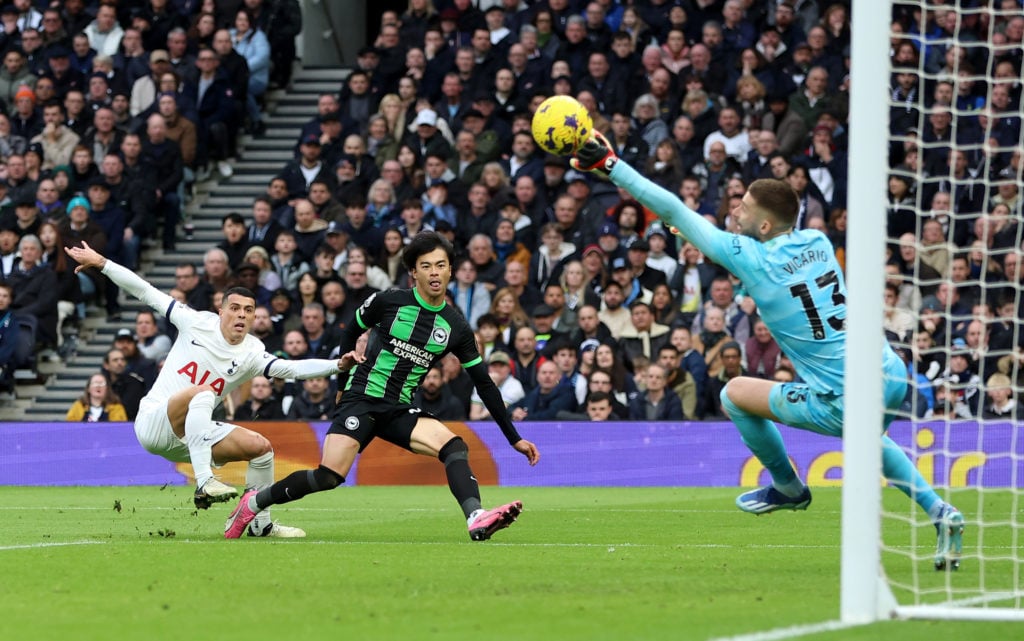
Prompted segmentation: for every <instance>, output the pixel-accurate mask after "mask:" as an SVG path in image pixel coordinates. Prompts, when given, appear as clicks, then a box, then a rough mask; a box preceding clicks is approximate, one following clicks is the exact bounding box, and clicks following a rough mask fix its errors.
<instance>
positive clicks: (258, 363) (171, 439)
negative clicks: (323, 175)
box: [65, 242, 354, 537]
mask: <svg viewBox="0 0 1024 641" xmlns="http://www.w3.org/2000/svg"><path fill="white" fill-rule="evenodd" d="M65 251H66V252H67V254H68V255H69V256H70V257H71V258H73V259H74V260H75V261H76V262H77V263H78V267H77V268H76V271H78V270H81V269H86V268H89V267H96V268H98V269H100V270H101V271H102V272H103V274H105V275H106V276H107V278H109V279H110V280H112V281H114V283H116V284H117V285H118V286H120V287H121V289H123V290H125V291H126V292H128V293H129V294H131V295H132V296H135V297H136V298H138V299H139V300H141V301H142V302H144V303H145V304H147V305H149V306H150V307H152V308H153V309H154V310H156V311H157V312H158V313H160V314H163V315H165V316H166V317H167V319H168V320H169V321H170V322H172V323H174V325H175V327H177V328H178V338H177V340H176V341H175V342H174V345H173V346H172V347H171V351H170V353H169V354H168V355H167V358H166V360H165V361H164V366H163V369H161V370H160V375H159V376H157V379H156V383H154V385H153V388H152V389H151V390H150V391H149V393H148V394H146V396H145V397H144V398H143V399H142V402H141V404H140V405H139V414H138V416H137V417H136V419H135V435H136V437H137V438H138V439H139V443H141V444H142V446H143V447H144V448H146V450H148V451H149V452H152V453H153V454H157V455H158V456H162V457H164V458H166V459H167V460H169V461H175V462H186V461H188V462H191V463H192V469H193V470H194V472H195V477H196V486H197V489H196V492H195V504H196V507H198V508H200V509H206V508H208V507H209V506H210V505H211V504H213V503H219V502H222V501H228V500H230V499H232V498H234V497H236V496H237V495H238V491H237V490H236V489H235V488H233V487H231V486H229V485H226V484H224V483H222V482H221V481H220V480H218V479H217V478H216V477H214V476H213V471H212V466H213V465H214V464H217V465H223V464H224V463H229V462H231V461H248V463H249V469H248V471H247V472H246V476H245V482H246V486H247V487H249V488H257V489H262V488H263V487H267V486H269V485H271V484H272V483H273V482H274V451H273V449H272V447H271V445H270V441H268V440H267V438H266V437H264V436H263V435H261V434H257V433H256V432H253V431H251V430H248V429H245V428H244V427H241V426H238V425H232V424H230V423H223V422H221V421H214V420H213V419H212V415H213V410H214V408H215V407H216V406H217V405H218V404H219V403H222V402H223V400H224V398H225V397H226V396H227V395H228V394H230V393H231V391H232V390H234V389H235V388H236V387H238V386H239V385H241V384H242V383H244V382H245V381H247V380H249V379H251V378H253V377H254V376H257V375H260V376H265V377H267V378H296V379H303V378H312V377H317V376H330V375H332V374H336V373H338V372H339V371H341V366H342V365H344V367H345V369H348V368H349V367H351V365H352V363H353V362H354V361H352V360H351V359H352V355H351V354H347V355H346V357H345V358H348V359H349V361H348V362H346V361H345V358H343V359H341V360H338V361H334V360H324V359H306V360H299V361H289V360H282V359H279V358H277V357H276V356H274V355H273V354H269V353H267V351H266V349H265V348H264V346H263V342H262V341H260V340H259V339H258V338H256V337H255V336H252V335H251V334H249V329H250V328H251V327H252V322H253V317H254V316H255V314H256V300H255V296H254V295H253V293H252V292H251V291H249V290H247V289H244V288H241V287H235V288H231V289H229V290H227V291H226V292H225V293H224V302H223V304H222V306H221V311H220V313H219V314H215V313H213V312H200V311H196V310H194V309H191V308H190V307H188V306H187V305H184V304H182V303H179V302H178V301H176V300H175V299H173V298H171V297H170V296H168V295H167V294H165V293H163V292H161V291H159V290H158V289H156V288H155V287H153V286H152V285H150V284H149V283H147V282H146V281H145V280H143V279H142V278H140V277H139V276H138V275H137V274H135V273H134V272H132V271H131V270H129V269H127V268H125V267H122V266H121V265H118V264H117V263H115V262H113V261H111V260H108V259H106V258H104V257H103V256H102V255H100V254H99V253H98V252H96V251H95V250H93V249H92V248H91V247H89V245H88V244H86V243H84V242H83V243H82V247H69V248H67V249H66V250H65ZM265 514H266V512H263V513H261V514H260V516H259V517H257V519H258V521H253V523H252V524H251V525H250V526H249V534H250V535H251V536H274V537H303V536H305V535H306V533H305V532H303V531H302V530H300V529H299V528H295V527H288V526H285V525H281V524H278V523H274V522H273V521H271V520H270V517H269V515H266V516H265Z"/></svg>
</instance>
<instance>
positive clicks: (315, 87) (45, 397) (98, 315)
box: [0, 69, 346, 421]
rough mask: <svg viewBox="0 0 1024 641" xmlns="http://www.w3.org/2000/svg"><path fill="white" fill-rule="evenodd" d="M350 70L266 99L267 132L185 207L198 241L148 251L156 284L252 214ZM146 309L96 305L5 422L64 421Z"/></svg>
mask: <svg viewBox="0 0 1024 641" xmlns="http://www.w3.org/2000/svg"><path fill="white" fill-rule="evenodd" d="M345 75H346V72H345V70H342V69H302V70H299V71H298V72H297V73H296V74H295V75H294V76H293V80H292V88H291V89H289V90H288V91H283V90H278V91H273V92H270V94H269V95H268V97H267V101H266V103H267V104H266V111H267V114H268V116H267V117H266V119H265V122H266V125H267V131H266V133H265V134H263V135H262V136H260V137H258V138H254V137H252V136H248V135H245V136H242V138H241V140H240V144H239V147H240V151H239V154H238V158H237V160H236V161H235V162H234V163H232V166H233V168H234V175H233V176H232V177H231V178H229V179H227V180H221V179H220V176H219V175H218V174H217V173H216V170H214V178H215V179H216V180H209V181H207V182H204V183H201V184H197V185H196V190H195V196H194V198H193V200H192V202H191V203H189V205H188V206H187V207H186V212H187V214H189V215H191V218H192V223H193V225H194V226H195V235H194V237H193V239H192V240H180V241H179V242H178V244H177V247H178V248H177V250H176V251H174V252H172V253H165V252H164V251H163V250H161V249H150V250H147V251H145V252H144V253H143V256H142V260H141V265H140V268H139V273H140V274H142V275H143V276H144V277H145V278H146V279H147V280H148V281H149V282H150V283H152V284H153V286H155V287H157V288H159V289H160V290H162V291H167V290H169V289H171V288H172V287H173V286H174V268H175V266H176V265H177V264H179V263H181V262H192V263H195V264H196V265H198V266H200V267H201V266H202V262H203V253H204V252H205V251H206V250H207V249H209V248H211V247H213V246H214V245H216V244H217V243H218V242H220V240H221V238H222V235H221V231H220V220H221V217H223V216H224V215H225V214H227V213H229V212H232V211H237V212H238V213H240V214H242V215H243V216H245V217H246V218H248V217H249V214H250V211H251V208H252V199H253V198H255V197H256V196H259V195H261V194H263V193H264V192H265V190H266V186H267V183H269V182H270V179H271V178H272V177H273V176H275V175H276V174H277V173H278V172H279V171H280V170H281V169H282V168H283V167H284V165H285V163H286V162H288V160H289V159H291V157H292V149H293V148H294V146H295V143H296V142H297V141H298V138H299V131H300V130H301V127H302V125H303V124H305V123H306V122H307V121H309V119H310V118H312V117H313V116H314V115H316V103H317V98H318V97H319V95H320V94H321V93H326V92H331V93H337V92H338V90H339V89H340V87H341V83H342V79H343V78H344V76H345ZM218 181H219V182H218ZM180 237H181V235H180V234H179V238H180ZM141 308H142V306H141V305H140V304H139V302H138V301H136V300H134V299H125V298H124V296H123V295H122V314H121V317H122V320H121V322H118V323H108V322H107V321H106V315H105V313H104V311H103V310H102V309H97V308H93V309H90V310H89V314H88V316H87V318H86V319H85V321H84V322H83V323H82V328H81V332H80V335H79V341H80V342H79V349H78V352H77V354H76V355H75V356H74V357H72V358H69V359H68V361H67V362H65V363H61V362H46V361H41V362H40V363H39V365H38V371H39V374H40V376H39V379H34V380H31V381H26V384H19V385H18V386H17V391H16V398H15V399H14V400H13V401H6V402H4V403H2V404H0V421H14V420H30V421H58V420H63V419H64V417H65V414H66V412H67V410H68V408H69V407H70V406H71V404H72V403H73V402H74V400H75V399H76V398H78V396H79V395H81V393H82V390H83V389H85V384H86V382H87V381H88V378H89V376H90V375H91V374H93V373H94V372H96V371H99V369H100V364H101V362H102V360H103V355H104V354H106V352H107V350H108V349H109V348H110V346H111V345H112V343H113V340H114V334H115V333H116V332H117V330H118V329H120V328H122V327H127V328H133V327H134V318H135V314H136V313H137V312H138V311H139V310H140V309H141ZM40 379H42V380H40Z"/></svg>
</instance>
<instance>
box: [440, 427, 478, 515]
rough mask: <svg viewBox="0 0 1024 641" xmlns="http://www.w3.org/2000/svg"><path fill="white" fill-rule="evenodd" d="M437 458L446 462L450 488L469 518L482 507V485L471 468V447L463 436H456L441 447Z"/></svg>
mask: <svg viewBox="0 0 1024 641" xmlns="http://www.w3.org/2000/svg"><path fill="white" fill-rule="evenodd" d="M437 458H438V459H440V461H441V462H442V463H444V473H445V474H446V475H447V476H448V489H450V490H451V491H452V495H453V496H454V497H455V500H456V501H458V502H459V507H461V508H462V511H463V512H464V513H465V515H466V518H469V515H470V514H472V513H473V512H475V511H477V510H479V509H480V486H479V485H477V482H476V479H475V478H473V470H471V469H469V447H468V446H467V445H466V442H465V441H463V440H462V438H461V437H458V436H456V437H455V438H453V439H452V440H450V441H448V442H447V443H446V444H445V446H444V447H442V448H441V451H440V452H438V454H437Z"/></svg>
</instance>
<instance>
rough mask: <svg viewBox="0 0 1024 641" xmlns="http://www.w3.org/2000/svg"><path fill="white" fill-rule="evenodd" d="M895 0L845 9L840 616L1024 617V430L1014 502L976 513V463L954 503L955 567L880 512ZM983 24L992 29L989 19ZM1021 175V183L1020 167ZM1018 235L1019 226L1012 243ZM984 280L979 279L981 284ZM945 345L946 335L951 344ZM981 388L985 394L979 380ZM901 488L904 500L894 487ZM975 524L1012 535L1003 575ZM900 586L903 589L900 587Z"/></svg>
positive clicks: (916, 520) (904, 516) (920, 522)
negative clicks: (890, 535)
mask: <svg viewBox="0 0 1024 641" xmlns="http://www.w3.org/2000/svg"><path fill="white" fill-rule="evenodd" d="M894 4H896V3H895V2H881V1H879V0H856V1H855V2H853V7H852V11H851V15H852V27H851V67H850V69H851V85H850V87H851V88H850V114H849V122H850V139H849V178H848V185H849V190H848V192H849V198H848V205H849V212H850V216H849V226H848V231H847V247H848V248H849V251H848V253H847V262H846V279H847V288H848V297H847V303H848V307H847V341H848V343H847V348H846V355H847V360H846V373H845V386H846V390H847V394H846V407H845V417H844V437H843V451H844V470H843V491H842V503H843V510H842V552H841V580H840V590H841V592H840V617H841V620H842V622H843V623H845V624H851V625H855V624H858V623H869V622H872V621H878V620H886V619H892V618H939V619H974V620H1018V621H1024V608H1022V604H1024V587H1022V585H1021V581H1022V580H1024V556H1022V551H1021V550H1018V549H1016V548H1017V544H1018V543H1024V532H1022V531H1021V528H1022V527H1024V512H1022V511H1021V510H1022V509H1024V501H1021V499H1020V498H1019V494H1020V491H1021V487H1020V481H1024V479H1018V476H1017V474H1018V472H1016V470H1020V469H1021V467H1020V466H1021V463H1020V462H1019V457H1020V454H1021V451H1022V447H1021V445H1020V444H1017V442H1016V440H1020V439H1024V435H1017V436H1016V437H1014V439H1015V440H1014V441H1012V443H1013V445H1011V446H1010V447H1009V448H1008V449H1009V451H1007V452H1005V453H1004V454H1005V455H1006V456H1007V457H1009V458H1010V459H1012V461H1013V462H1012V463H1011V464H1010V469H1011V472H1010V474H1009V476H1010V480H1009V482H1008V485H1009V487H1005V486H1003V488H1005V489H1000V490H999V491H1001V492H1005V493H1006V494H1009V495H1010V496H1011V498H1010V501H1009V504H1010V505H1011V506H1012V508H1013V509H1012V510H1003V511H1002V512H1012V513H1002V512H1001V513H982V508H983V506H984V505H989V504H990V502H987V501H985V500H984V495H985V492H986V491H987V490H986V489H985V488H983V487H981V482H980V479H981V472H980V471H979V472H978V474H977V475H976V477H975V478H976V479H979V480H978V481H976V482H977V485H978V487H972V486H971V485H970V483H968V485H967V487H968V491H974V492H976V493H977V494H978V497H979V498H977V500H975V501H971V502H970V503H969V504H967V505H963V506H961V508H962V511H963V512H964V517H965V519H966V523H967V530H966V533H965V539H964V563H963V568H962V569H961V570H960V571H959V572H947V571H941V572H936V571H935V570H934V569H933V568H932V567H931V563H930V562H929V560H928V558H927V554H926V553H925V551H926V550H927V548H928V546H932V547H934V543H935V538H934V534H932V535H931V536H927V535H926V533H927V532H929V531H932V532H933V530H932V529H931V528H930V527H929V526H930V524H928V523H926V522H925V519H926V517H925V516H924V515H923V514H921V513H920V511H919V510H918V513H917V514H916V515H915V516H909V517H908V514H910V512H909V511H904V512H897V513H895V514H888V515H887V514H886V513H885V510H884V507H883V492H885V493H889V492H893V493H894V492H895V491H894V490H893V489H891V488H890V489H883V488H882V484H881V483H880V482H879V478H880V476H881V442H880V440H879V438H878V436H879V434H878V430H877V429H876V428H875V426H880V425H881V423H882V420H883V412H884V407H883V399H882V390H883V381H882V376H881V375H880V374H879V373H880V372H882V371H883V370H882V347H883V344H884V340H885V338H884V335H883V319H882V315H881V311H882V309H883V305H882V300H883V286H884V283H885V271H884V269H883V266H884V264H885V260H886V256H885V247H886V236H887V235H886V231H885V230H886V225H887V218H886V212H887V197H886V194H887V192H886V188H887V177H888V175H889V173H890V169H889V153H888V152H889V148H890V143H891V142H892V139H891V136H890V133H889V109H890V106H891V105H892V95H891V89H890V85H889V83H890V79H891V75H892V74H891V62H890V36H891V27H890V23H891V20H892V11H893V9H892V7H893V5H894ZM899 4H901V5H907V4H910V5H919V6H920V9H921V11H922V12H926V11H928V10H929V9H939V8H940V4H941V3H939V2H937V1H936V0H907V1H904V2H901V3H899ZM945 4H948V5H952V6H955V7H957V8H958V9H960V10H961V12H980V11H986V10H990V9H991V10H992V11H995V12H997V14H999V15H1001V16H1006V15H1008V14H1007V13H1004V11H1005V10H1004V9H1002V8H1001V5H1002V3H1000V2H997V1H994V2H973V3H967V2H961V0H951V1H950V2H946V3H945ZM992 22H993V23H995V22H996V20H995V19H993V20H992ZM989 33H990V34H992V33H993V30H992V27H990V31H989ZM980 44H981V45H984V44H985V43H984V42H982V43H980ZM922 58H923V56H922ZM920 72H921V77H922V79H923V78H926V77H927V78H928V79H930V80H936V79H937V78H936V75H935V74H930V75H929V74H927V73H926V72H925V70H924V66H923V62H922V66H921V69H920ZM991 73H992V65H991V62H990V63H989V66H988V68H987V69H977V70H975V71H974V75H976V76H986V75H987V76H988V78H991V77H992V75H991ZM922 84H923V83H922ZM922 93H923V92H922ZM918 109H919V111H920V114H921V115H920V118H919V122H920V123H921V126H922V129H921V131H923V126H924V125H925V123H926V122H927V119H928V116H929V113H930V109H929V108H927V107H926V105H925V103H924V102H921V104H920V105H918ZM954 115H956V114H955V113H954ZM953 144H954V145H955V143H953ZM1016 144H1017V147H1018V148H1020V145H1021V141H1020V140H1017V141H1016ZM954 148H955V147H954ZM978 180H981V181H987V175H984V174H983V175H981V176H979V177H978ZM1017 180H1018V182H1019V181H1020V179H1019V177H1018V178H1017ZM986 185H988V183H987V182H986ZM1022 187H1024V185H1022ZM1022 191H1024V188H1022ZM985 203H986V209H985V210H984V211H985V212H987V211H988V208H987V206H988V198H985ZM928 206H929V204H927V203H924V204H923V203H921V197H920V196H918V197H917V208H918V211H919V212H920V211H921V208H922V207H923V208H924V210H923V211H924V212H927V211H928ZM951 226H952V225H951ZM1022 226H1024V224H1022ZM1020 241H1021V237H1020V232H1018V235H1017V239H1016V247H1017V249H1016V251H1018V252H1019V251H1020ZM1011 251H1014V250H1011ZM943 276H945V275H944V274H943ZM981 287H982V288H983V289H984V287H985V283H984V282H983V283H981ZM992 296H993V297H994V294H992ZM1020 299H1021V292H1020V287H1019V286H1018V287H1017V294H1016V300H1015V302H1016V303H1018V304H1019V303H1020ZM1017 327H1018V329H1017V330H1015V334H1014V337H1015V338H1016V337H1017V335H1018V334H1017V332H1019V331H1020V330H1019V325H1018V326H1017ZM949 344H950V341H949V339H947V341H946V347H947V349H948V346H949ZM979 389H980V391H979V393H980V394H981V395H982V399H983V400H984V394H985V388H984V381H982V386H981V387H980V388H979ZM1013 390H1014V391H1015V392H1017V393H1018V395H1019V394H1020V390H1019V389H1018V388H1016V387H1014V388H1013ZM854 391H855V392H854ZM978 420H979V421H980V419H978ZM983 430H984V425H983V424H981V423H979V424H978V431H979V432H982V431H983ZM916 431H917V429H916V427H915V428H914V432H915V433H916ZM1016 431H1017V432H1021V431H1024V427H1021V426H1020V425H1018V426H1017V429H1016ZM979 440H980V437H979ZM915 442H916V443H920V441H915ZM917 454H918V452H917V451H913V450H912V451H910V455H911V457H912V458H914V457H915V456H916V455H917ZM947 458H949V457H948V456H947ZM943 478H948V477H947V476H944V477H943ZM965 478H966V475H965ZM944 482H945V481H944ZM944 482H940V483H938V484H937V487H936V491H938V492H939V494H940V495H941V496H943V498H947V497H948V496H949V490H950V488H949V487H946V486H944V485H943V483H944ZM954 496H955V495H954ZM900 498H901V499H904V497H902V496H901V497H900ZM904 500H905V499H904ZM954 502H955V501H954ZM908 503H909V502H908ZM886 520H888V522H889V523H890V524H891V523H893V522H898V525H899V526H900V527H901V528H902V529H903V530H906V529H910V530H913V533H912V534H910V535H906V536H904V537H903V538H901V539H900V542H897V543H893V542H889V541H886V540H885V535H884V534H883V530H884V529H885V528H884V523H885V522H886ZM996 528H1002V529H1003V534H1000V535H998V536H997V535H996V534H995V530H996ZM890 529H891V530H893V531H894V530H896V529H897V528H896V526H895V525H893V527H892V528H890ZM983 533H985V534H986V535H988V534H989V533H992V536H991V538H992V539H996V538H1000V540H1005V541H1008V542H1009V543H1008V544H1005V545H1003V546H1002V547H1000V548H999V549H998V550H997V551H992V552H991V555H992V557H993V563H995V562H996V561H998V562H1002V563H1005V565H1006V566H1007V567H1010V568H1011V569H1010V570H1008V571H1007V574H1008V577H1007V580H1006V581H1005V582H999V581H995V580H993V579H992V575H993V574H994V572H990V573H989V574H988V575H986V568H987V567H988V566H986V565H985V555H986V554H989V553H988V552H986V549H987V548H986V547H985V546H984V543H985V541H983V536H982V535H983ZM1004 534H1005V536H1004ZM907 541H909V544H908V543H907ZM900 546H902V547H900ZM893 549H898V550H899V553H898V554H904V550H907V551H906V552H905V554H904V556H905V559H900V561H901V562H904V561H905V563H906V564H907V565H914V567H913V568H908V569H906V570H905V572H906V574H907V576H910V577H911V578H909V579H906V580H901V581H899V583H900V588H899V589H898V590H894V589H893V587H892V586H893V583H892V582H891V581H890V580H889V578H887V572H886V569H887V567H888V566H887V564H886V563H885V562H884V559H883V551H884V550H889V551H891V550H893ZM993 549H994V546H993ZM906 594H910V595H911V596H909V597H907V596H905V595H906ZM911 601H912V602H911Z"/></svg>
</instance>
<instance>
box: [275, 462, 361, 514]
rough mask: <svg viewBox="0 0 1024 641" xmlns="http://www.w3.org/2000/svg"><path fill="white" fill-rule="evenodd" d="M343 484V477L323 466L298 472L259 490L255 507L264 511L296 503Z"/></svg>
mask: <svg viewBox="0 0 1024 641" xmlns="http://www.w3.org/2000/svg"><path fill="white" fill-rule="evenodd" d="M344 482H345V477H344V476H342V475H340V474H338V473H337V472H335V471H334V470H332V469H331V468H329V467H324V466H323V465H321V466H320V467H318V468H316V469H315V470H299V471H297V472H292V473H291V474H289V475H288V476H286V477H284V478H283V479H281V480H280V481H278V482H277V483H274V484H273V485H271V486H270V487H266V488H263V489H262V490H260V491H259V492H258V493H257V494H256V507H258V508H259V509H261V510H265V509H267V508H268V507H270V506H271V505H280V504H282V503H288V502H290V501H296V500H298V499H301V498H302V497H304V496H306V495H307V494H312V493H313V492H323V491H324V490H333V489H334V488H336V487H338V486H339V485H341V484H342V483H344Z"/></svg>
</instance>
